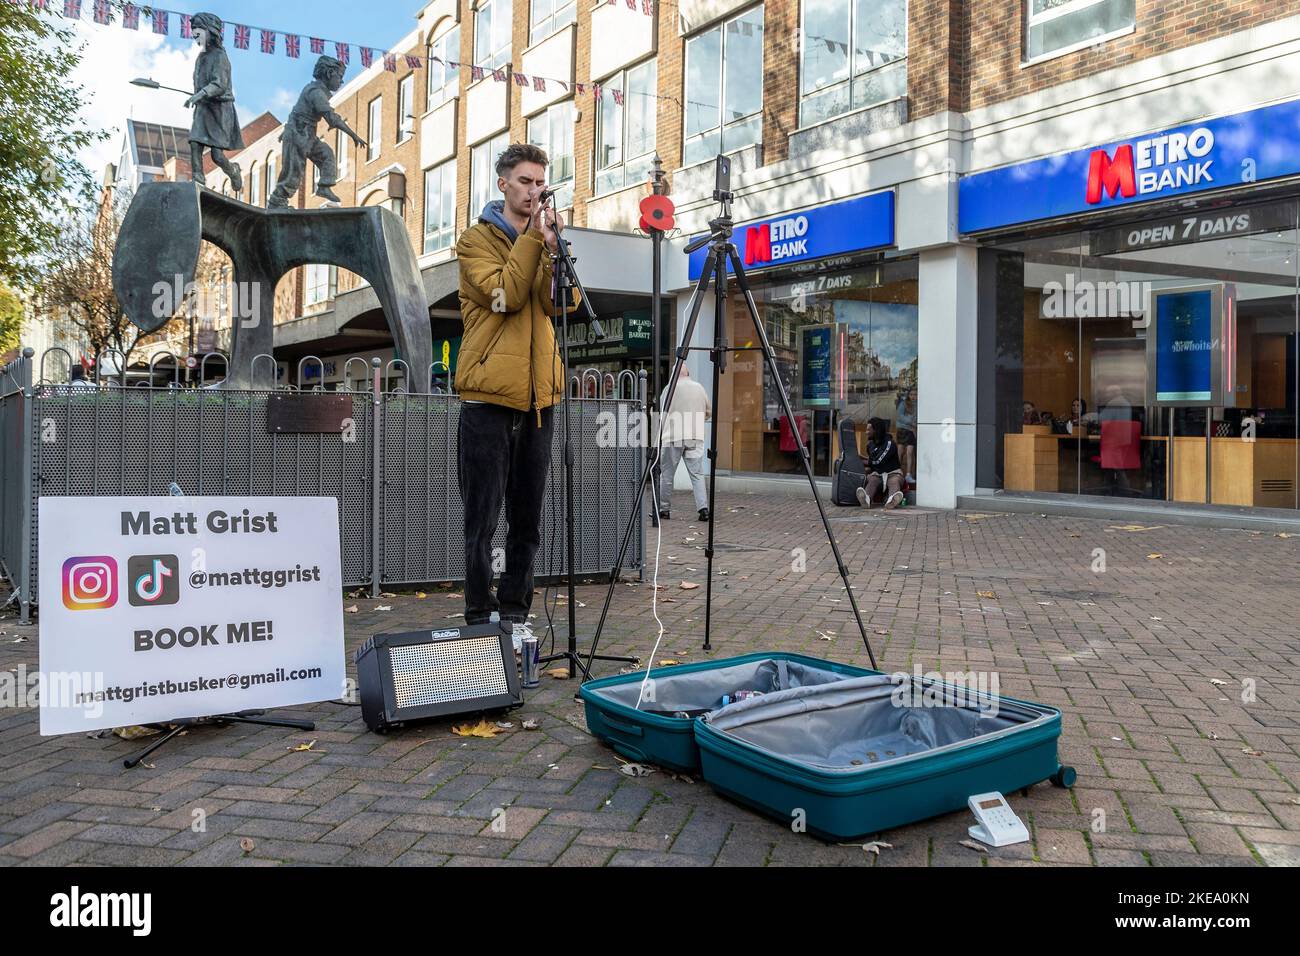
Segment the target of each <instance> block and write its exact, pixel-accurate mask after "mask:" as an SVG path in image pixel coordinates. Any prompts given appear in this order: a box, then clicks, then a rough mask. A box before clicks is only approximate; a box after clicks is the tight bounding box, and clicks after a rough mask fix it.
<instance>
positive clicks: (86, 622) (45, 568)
mask: <svg viewBox="0 0 1300 956" xmlns="http://www.w3.org/2000/svg"><path fill="white" fill-rule="evenodd" d="M39 519H40V522H39V527H40V611H41V634H40V670H41V687H40V704H41V733H42V734H43V735H51V734H63V733H74V732H78V731H86V730H94V729H98V728H102V727H122V726H130V725H134V724H145V723H157V722H162V721H167V720H172V719H177V718H185V717H203V716H210V715H214V714H226V713H233V712H236V711H241V710H252V709H264V708H272V707H284V706H289V705H292V704H304V703H309V702H312V701H319V700H331V699H334V698H337V697H339V696H340V695H341V694H342V692H343V682H344V662H343V602H342V580H341V578H342V575H341V572H340V567H339V526H338V502H337V500H336V499H334V498H298V497H256V498H252V497H225V496H222V497H216V496H210V497H195V498H188V497H180V496H177V497H95V498H59V497H45V498H41V499H40V510H39Z"/></svg>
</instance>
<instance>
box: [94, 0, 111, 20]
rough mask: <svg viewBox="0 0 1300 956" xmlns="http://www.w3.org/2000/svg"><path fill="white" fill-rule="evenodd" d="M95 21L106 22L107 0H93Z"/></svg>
mask: <svg viewBox="0 0 1300 956" xmlns="http://www.w3.org/2000/svg"><path fill="white" fill-rule="evenodd" d="M95 22H96V23H107V22H108V0H95Z"/></svg>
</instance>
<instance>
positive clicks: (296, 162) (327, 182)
mask: <svg viewBox="0 0 1300 956" xmlns="http://www.w3.org/2000/svg"><path fill="white" fill-rule="evenodd" d="M345 69H346V67H344V65H343V64H342V63H340V62H339V61H338V60H336V59H334V57H332V56H322V57H321V58H320V59H319V60H317V61H316V66H315V68H314V69H313V70H312V77H313V79H312V81H311V82H310V83H308V84H307V85H306V86H304V87H303V89H302V93H301V94H299V96H298V102H297V103H295V104H294V106H293V110H292V111H290V113H289V119H288V121H287V122H286V123H285V124H284V134H283V136H282V137H281V141H282V143H283V152H282V155H281V164H280V180H279V182H277V183H276V184H275V192H274V193H272V194H271V198H270V199H268V200H267V201H266V205H267V206H268V207H278V208H281V209H283V208H286V207H287V206H288V205H289V197H290V196H292V195H293V194H294V193H296V192H297V191H298V186H299V185H300V184H301V183H302V177H303V173H304V172H305V171H306V168H307V160H308V159H310V160H311V161H312V163H314V164H315V166H316V168H317V169H318V170H319V171H320V179H319V181H318V182H317V184H316V189H315V193H316V195H317V196H319V197H320V198H322V199H324V200H326V201H327V202H330V203H335V204H339V203H341V200H340V199H339V197H338V196H336V195H335V194H334V191H333V190H331V189H330V187H331V186H333V185H334V184H335V183H337V182H338V181H339V167H338V162H337V160H336V159H335V157H334V150H332V149H330V147H329V144H328V143H326V142H325V141H324V140H323V139H321V138H320V137H319V136H317V135H316V127H317V125H318V124H319V123H320V121H321V120H322V119H323V120H325V122H326V124H327V125H328V126H329V127H330V129H341V130H343V132H345V133H347V134H348V136H350V137H352V141H353V142H354V143H356V144H357V147H358V148H359V149H365V148H366V146H367V143H366V141H365V140H364V139H362V138H361V137H360V136H358V135H357V134H356V133H354V132H352V128H351V127H350V126H348V124H347V121H346V120H344V119H343V117H342V116H339V114H338V113H336V112H334V109H333V108H332V107H331V106H330V94H331V93H336V92H338V89H339V87H341V86H342V85H343V71H344V70H345Z"/></svg>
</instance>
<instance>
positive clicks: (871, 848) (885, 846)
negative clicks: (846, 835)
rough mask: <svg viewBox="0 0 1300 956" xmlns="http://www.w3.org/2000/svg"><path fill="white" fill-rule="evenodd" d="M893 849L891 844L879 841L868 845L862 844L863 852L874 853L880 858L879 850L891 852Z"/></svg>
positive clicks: (873, 841)
mask: <svg viewBox="0 0 1300 956" xmlns="http://www.w3.org/2000/svg"><path fill="white" fill-rule="evenodd" d="M893 848H894V845H893V844H892V843H885V842H883V841H881V840H872V841H871V842H870V843H864V844H862V849H863V852H865V853H874V854H876V856H880V851H881V850H892V849H893Z"/></svg>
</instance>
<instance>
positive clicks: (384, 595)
mask: <svg viewBox="0 0 1300 956" xmlns="http://www.w3.org/2000/svg"><path fill="white" fill-rule="evenodd" d="M379 596H380V597H382V598H395V597H397V595H396V594H394V593H393V592H392V591H380V592H379Z"/></svg>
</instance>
